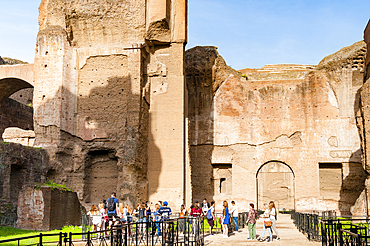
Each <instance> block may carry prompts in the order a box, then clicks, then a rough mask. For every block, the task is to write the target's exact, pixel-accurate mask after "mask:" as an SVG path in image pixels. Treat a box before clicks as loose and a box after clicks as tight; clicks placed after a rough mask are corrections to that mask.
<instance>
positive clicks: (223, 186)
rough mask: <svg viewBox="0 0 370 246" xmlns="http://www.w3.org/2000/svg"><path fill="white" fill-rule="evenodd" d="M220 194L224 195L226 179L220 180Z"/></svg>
mask: <svg viewBox="0 0 370 246" xmlns="http://www.w3.org/2000/svg"><path fill="white" fill-rule="evenodd" d="M220 193H226V178H221V179H220Z"/></svg>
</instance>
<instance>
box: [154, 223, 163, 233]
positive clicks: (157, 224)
mask: <svg viewBox="0 0 370 246" xmlns="http://www.w3.org/2000/svg"><path fill="white" fill-rule="evenodd" d="M155 227H157V236H160V235H162V233H161V224H160V222H155Z"/></svg>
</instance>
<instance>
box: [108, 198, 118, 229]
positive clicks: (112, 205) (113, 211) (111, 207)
mask: <svg viewBox="0 0 370 246" xmlns="http://www.w3.org/2000/svg"><path fill="white" fill-rule="evenodd" d="M118 204H119V201H118V199H117V198H116V192H112V196H111V197H110V198H108V199H107V212H108V218H109V221H110V222H112V221H113V217H114V218H115V219H119V218H118V216H117V208H118Z"/></svg>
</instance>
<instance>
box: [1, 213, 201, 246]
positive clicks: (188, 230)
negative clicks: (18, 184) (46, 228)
mask: <svg viewBox="0 0 370 246" xmlns="http://www.w3.org/2000/svg"><path fill="white" fill-rule="evenodd" d="M202 223H203V221H202V219H201V218H181V219H180V218H178V219H170V220H164V221H155V222H154V221H151V222H141V223H139V222H133V223H125V224H118V225H112V226H110V229H107V230H101V231H94V232H91V231H87V232H81V233H72V232H70V233H62V232H61V233H59V234H42V233H40V234H38V235H35V236H29V237H21V238H15V239H8V240H0V244H2V243H11V242H13V243H14V242H16V243H17V244H18V245H38V246H42V245H50V244H52V245H60V246H63V245H64V246H67V245H68V246H72V245H74V244H75V243H78V242H83V243H84V244H86V245H88V246H92V245H108V244H109V245H115V246H123V245H124V246H127V245H145V246H146V245H148V246H149V245H174V246H176V245H179V246H182V245H190V246H198V245H204V236H205V235H204V229H202V228H204V227H202ZM181 225H183V226H184V227H181ZM50 238H52V239H50ZM56 238H57V239H56ZM30 239H33V242H32V243H26V240H30ZM35 239H36V240H35Z"/></svg>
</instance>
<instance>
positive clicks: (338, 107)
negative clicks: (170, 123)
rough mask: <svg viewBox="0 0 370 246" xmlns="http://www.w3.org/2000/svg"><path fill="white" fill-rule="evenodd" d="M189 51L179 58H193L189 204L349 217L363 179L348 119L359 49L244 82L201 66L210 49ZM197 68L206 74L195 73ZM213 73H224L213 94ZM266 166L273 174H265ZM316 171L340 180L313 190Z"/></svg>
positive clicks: (250, 73)
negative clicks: (269, 204) (269, 206)
mask: <svg viewBox="0 0 370 246" xmlns="http://www.w3.org/2000/svg"><path fill="white" fill-rule="evenodd" d="M197 49H198V50H197ZM197 49H194V50H189V51H187V52H188V53H187V55H186V57H197V60H196V61H192V60H191V59H189V60H187V61H189V63H187V67H186V71H187V85H188V91H189V120H190V129H191V131H190V158H191V167H192V189H193V200H202V199H203V198H204V197H207V198H208V199H215V200H216V202H217V203H218V204H219V206H220V204H221V203H222V201H223V200H225V199H227V200H230V199H233V200H236V201H237V203H239V207H243V208H244V209H247V207H248V203H249V202H257V203H258V207H259V208H261V207H262V204H261V203H264V202H266V201H269V200H275V201H276V203H277V204H278V207H279V208H280V209H297V210H306V211H309V210H312V209H323V210H326V209H336V210H338V211H340V212H342V213H343V214H348V213H349V211H350V208H351V206H353V205H354V204H355V201H356V199H357V197H358V196H359V195H360V193H361V189H362V188H360V189H358V187H364V184H365V179H366V174H365V172H364V170H363V168H362V167H361V165H360V164H359V163H360V162H361V150H360V137H359V134H358V130H357V127H356V121H355V112H356V109H358V107H359V106H358V103H359V100H358V93H359V92H358V91H359V89H360V87H361V83H359V82H358V81H359V77H361V75H362V74H363V61H364V44H363V43H356V44H354V45H353V46H351V47H347V48H345V49H343V50H341V51H340V52H338V53H336V54H334V55H332V56H329V57H327V58H325V59H324V60H323V61H322V62H321V63H320V64H319V66H318V67H316V66H303V65H269V66H265V67H263V68H261V69H247V70H245V71H244V72H245V76H246V78H247V79H244V78H241V77H240V76H238V75H237V73H236V72H235V71H234V72H230V68H228V67H227V66H226V64H223V65H222V66H221V68H220V67H219V65H218V63H216V62H214V61H215V60H214V59H209V58H212V56H210V55H209V49H210V47H204V48H200V47H198V48H197ZM201 49H203V50H202V52H199V50H201ZM213 52H216V51H215V49H214V50H213ZM197 54H200V55H197ZM201 54H204V56H203V57H202V56H201ZM217 55H218V54H217ZM199 61H202V62H203V64H202V65H201V66H200V67H202V66H203V67H204V70H208V71H210V72H208V74H209V75H208V76H204V75H203V74H202V72H198V71H199V70H201V69H199V65H197V62H199ZM204 61H207V62H204ZM208 61H211V62H210V63H208ZM218 71H226V74H225V72H224V73H223V74H225V76H223V79H222V80H221V82H218V83H217V84H218V86H217V87H216V89H215V90H211V89H210V88H212V85H213V84H215V78H217V75H216V74H217V72H218ZM202 89H203V90H205V91H202V92H201V93H198V91H199V92H200V91H201V90H202ZM190 98H191V100H190ZM272 163H281V168H277V167H278V166H276V165H272V166H271V168H267V165H271V164H272ZM321 164H326V165H330V167H336V165H337V164H338V165H340V169H335V168H334V169H333V168H329V169H325V171H327V172H332V174H333V175H329V176H330V177H337V176H336V173H337V172H339V173H340V179H339V180H338V182H337V186H333V187H331V186H329V187H328V186H327V185H326V183H325V182H323V180H321V183H320V173H321V174H323V173H324V169H321V168H323V167H324V166H323V165H321ZM320 166H321V168H320ZM284 167H285V168H284ZM265 169H266V170H268V171H263V170H265ZM281 170H283V171H281ZM284 170H285V171H286V172H285V171H284ZM320 170H321V172H320ZM338 177H339V176H338ZM307 180H310V182H307ZM333 182H334V180H332V181H330V182H329V183H333ZM257 187H258V188H257ZM328 194H330V195H328ZM293 201H294V202H293Z"/></svg>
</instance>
